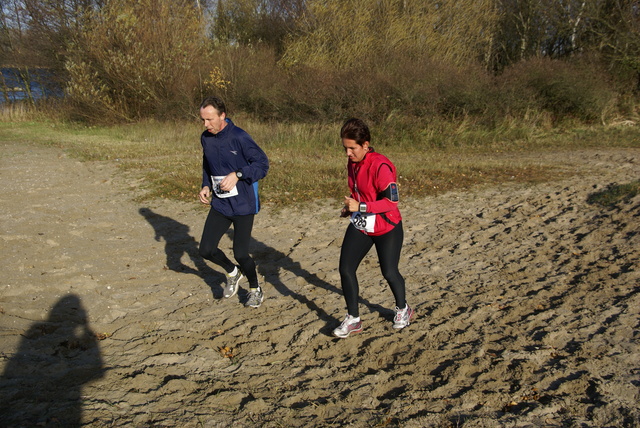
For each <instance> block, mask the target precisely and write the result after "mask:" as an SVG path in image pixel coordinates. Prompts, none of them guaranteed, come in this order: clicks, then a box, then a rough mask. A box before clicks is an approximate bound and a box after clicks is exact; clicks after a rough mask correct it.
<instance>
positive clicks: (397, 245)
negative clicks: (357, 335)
mask: <svg viewBox="0 0 640 428" xmlns="http://www.w3.org/2000/svg"><path fill="white" fill-rule="evenodd" d="M403 240H404V232H403V230H402V222H400V223H399V224H398V225H397V226H396V227H394V228H393V229H392V230H390V231H389V232H387V233H385V234H384V235H380V236H369V235H365V234H364V233H362V232H360V231H359V230H358V229H356V228H355V226H354V225H353V224H349V227H348V228H347V232H346V233H345V235H344V241H342V250H341V251H340V281H341V283H342V292H343V293H344V299H345V301H346V302H347V312H348V313H349V315H351V316H353V317H358V316H360V311H359V310H358V294H359V288H358V278H357V277H356V271H357V270H358V266H359V265H360V262H361V261H362V259H364V256H366V255H367V253H368V252H369V250H370V249H371V247H372V246H373V245H375V246H376V252H377V253H378V260H379V261H380V270H381V271H382V276H383V277H384V279H386V280H387V282H388V283H389V286H390V287H391V292H392V293H393V296H394V298H395V300H396V306H397V307H399V308H404V307H405V305H406V301H405V288H404V278H403V277H402V275H400V271H399V270H398V263H399V262H400V250H401V249H402V241H403Z"/></svg>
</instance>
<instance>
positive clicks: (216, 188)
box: [211, 175, 238, 198]
mask: <svg viewBox="0 0 640 428" xmlns="http://www.w3.org/2000/svg"><path fill="white" fill-rule="evenodd" d="M224 177H225V176H224V175H217V176H214V175H212V176H211V183H213V193H215V195H216V196H217V197H219V198H230V197H232V196H236V195H237V194H238V189H237V188H236V186H233V189H231V190H229V191H225V190H222V189H220V182H221V181H222V180H224Z"/></svg>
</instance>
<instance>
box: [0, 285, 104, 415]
mask: <svg viewBox="0 0 640 428" xmlns="http://www.w3.org/2000/svg"><path fill="white" fill-rule="evenodd" d="M97 340H98V337H97V336H96V334H95V333H94V332H93V331H91V328H90V327H89V323H88V320H87V314H86V312H85V310H84V308H83V307H82V303H81V301H80V298H79V297H78V296H76V295H74V294H69V295H67V296H64V297H63V298H61V299H60V300H59V301H58V302H57V303H56V304H55V305H54V306H53V308H52V309H51V312H50V313H49V317H48V318H47V320H46V321H44V322H38V323H35V324H33V325H32V326H31V327H30V328H29V330H27V331H26V332H25V333H24V334H23V335H22V341H21V342H20V345H19V347H18V350H17V352H16V353H15V354H14V355H13V356H11V359H10V360H9V362H8V363H7V365H6V366H5V370H4V372H3V374H2V377H0V397H1V398H0V426H15V427H18V426H46V427H49V426H63V427H71V428H73V427H79V426H81V425H82V423H83V421H82V404H83V401H82V400H83V395H82V386H83V385H84V384H86V383H87V382H90V381H92V380H95V379H98V378H101V377H102V376H103V375H104V369H103V364H102V357H101V356H100V349H99V347H98V344H97ZM85 422H86V421H85Z"/></svg>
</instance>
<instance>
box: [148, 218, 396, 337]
mask: <svg viewBox="0 0 640 428" xmlns="http://www.w3.org/2000/svg"><path fill="white" fill-rule="evenodd" d="M139 211H140V214H141V215H142V216H143V217H144V218H145V219H146V220H147V221H148V222H149V224H150V225H151V226H152V227H153V229H154V231H155V239H156V240H157V241H160V240H164V241H165V244H166V245H165V253H166V255H167V267H168V268H169V269H171V270H173V271H175V272H182V273H188V274H195V275H199V276H201V277H202V278H203V279H204V281H205V282H206V283H207V285H209V287H210V288H211V290H212V293H213V296H214V297H215V298H216V299H221V298H222V293H223V289H222V284H223V282H224V281H226V276H225V275H224V273H222V272H218V271H216V270H214V269H213V268H211V267H209V265H207V262H206V260H204V259H203V258H202V257H201V256H200V253H199V251H198V242H197V241H196V239H195V238H194V237H193V236H191V235H190V234H189V231H190V228H189V226H187V225H185V224H182V223H180V222H178V221H176V220H174V219H172V218H170V217H167V216H163V215H160V214H157V213H155V212H153V211H152V210H151V209H149V208H140V210H139ZM227 236H228V237H229V239H230V240H231V241H233V228H231V229H229V230H228V231H227ZM249 248H250V252H251V254H252V256H253V258H254V261H255V262H256V265H257V266H258V273H259V274H260V275H261V276H262V277H263V278H264V279H265V281H266V282H267V283H269V284H271V285H272V286H273V288H274V289H275V290H276V291H277V292H278V293H279V294H281V295H282V296H291V297H293V298H294V299H296V300H297V301H298V302H300V303H301V304H303V305H305V306H307V307H308V308H309V309H310V310H312V311H314V312H316V313H317V314H318V317H319V318H320V319H321V320H323V321H326V322H327V326H326V327H324V328H323V329H322V330H321V332H322V333H326V334H327V335H330V334H331V331H332V330H333V328H334V327H335V326H336V325H337V321H338V322H339V321H341V320H336V317H335V316H334V315H329V314H327V312H326V311H325V310H323V309H322V308H321V307H320V306H318V304H317V303H316V302H314V301H312V300H311V299H309V298H308V297H307V296H305V295H303V294H300V293H298V292H295V291H293V289H292V288H290V287H289V286H287V285H286V284H285V283H284V282H283V281H282V280H281V279H280V274H279V271H280V269H284V270H287V271H289V272H291V273H293V274H294V275H295V276H296V277H302V278H304V279H305V281H306V282H307V283H309V284H311V285H313V286H315V287H319V288H323V289H325V290H327V291H330V292H332V293H337V294H342V290H341V289H339V288H338V287H335V286H333V285H332V284H330V283H328V282H326V281H324V280H323V279H321V278H319V277H318V275H317V274H314V273H311V272H309V271H307V270H306V269H304V268H302V266H301V265H300V263H299V262H297V261H295V260H293V259H292V258H291V257H290V256H289V255H287V254H285V253H283V252H282V251H278V250H276V249H275V248H273V247H270V246H268V245H267V244H265V243H263V242H260V241H258V240H256V239H255V238H253V237H252V238H251V242H250V247H249ZM222 250H223V251H225V253H229V252H230V251H231V250H225V249H222ZM184 254H187V255H188V256H189V258H190V259H191V261H192V262H193V264H194V266H195V269H194V268H192V267H190V266H187V265H185V264H184V263H182V261H181V258H182V256H183V255H184ZM228 255H229V256H232V255H231V254H228ZM337 262H338V261H337V260H336V264H337ZM336 269H337V266H336ZM247 294H248V290H240V291H239V292H238V298H239V299H240V300H242V301H244V299H246V298H247ZM267 296H268V295H267ZM360 303H362V304H364V305H366V306H367V307H369V308H370V309H371V310H372V311H374V312H378V313H379V314H380V316H382V317H385V318H390V317H392V316H393V312H392V311H390V310H389V309H387V308H384V307H382V306H380V305H376V304H373V303H371V302H369V301H367V300H366V299H363V298H362V297H360Z"/></svg>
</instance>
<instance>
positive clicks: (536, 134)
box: [0, 116, 640, 205]
mask: <svg viewBox="0 0 640 428" xmlns="http://www.w3.org/2000/svg"><path fill="white" fill-rule="evenodd" d="M25 119H26V118H25ZM31 119H32V120H31V121H29V120H20V121H15V120H14V121H0V141H25V142H36V143H38V144H44V145H49V146H55V147H60V148H62V149H64V150H66V151H67V152H68V153H70V154H71V155H73V156H75V157H77V158H79V159H83V160H87V161H116V162H117V164H118V166H119V167H120V168H121V169H122V170H123V171H126V172H127V173H129V174H133V175H134V176H135V177H137V178H139V179H141V181H142V182H143V183H144V185H143V186H144V189H143V190H145V193H144V196H143V198H156V197H164V198H171V199H179V200H184V201H190V202H193V201H195V200H196V195H197V193H198V191H199V190H200V184H201V179H202V177H201V176H202V169H201V168H202V149H201V146H200V134H201V132H202V127H201V124H200V122H199V120H197V121H196V120H194V121H193V122H188V123H184V122H182V123H159V122H153V121H149V122H141V123H137V124H132V125H120V126H111V127H85V126H80V125H77V124H69V123H64V122H61V121H56V120H50V119H47V118H46V117H32V118H31ZM233 119H234V122H235V123H236V124H237V125H238V126H240V127H241V128H243V129H245V130H246V131H247V132H249V134H251V135H252V136H253V138H254V139H255V140H256V141H257V142H258V144H259V145H260V146H261V147H262V148H263V150H264V151H265V152H266V153H267V155H268V156H269V160H270V164H271V167H270V170H269V174H268V175H267V177H266V178H265V179H264V180H262V181H261V184H260V191H261V197H262V200H263V202H265V203H271V204H277V205H290V204H294V203H300V202H307V201H313V200H318V199H325V198H333V199H339V200H341V199H342V197H343V196H345V195H346V194H347V193H348V189H347V180H346V163H347V159H346V156H345V154H344V149H343V148H342V144H341V141H340V139H339V136H338V133H339V129H340V125H341V124H338V123H327V124H299V123H296V124H291V123H288V124H287V123H281V122H274V123H265V122H260V121H256V120H253V119H251V118H250V117H244V116H237V117H234V118H233ZM372 134H373V136H374V141H372V145H373V146H374V147H375V148H376V150H377V151H379V152H381V153H383V154H384V155H386V156H387V157H389V158H390V159H391V160H392V161H393V162H394V163H395V165H396V167H397V168H398V173H399V184H400V191H401V193H402V195H404V196H412V197H423V196H427V195H434V194H438V193H442V192H446V191H451V190H458V189H470V188H473V187H476V186H482V185H489V184H498V183H504V182H541V181H548V180H554V179H557V178H559V177H561V176H562V175H563V174H566V171H564V172H563V170H562V168H561V166H562V165H561V159H558V164H557V165H551V164H541V163H540V162H537V161H536V156H531V153H537V152H540V153H542V152H545V151H556V150H558V149H563V150H566V149H578V148H596V147H639V144H640V143H639V141H640V128H639V127H636V126H629V127H620V128H605V127H592V128H584V129H574V130H547V131H541V130H540V129H533V128H532V129H527V128H525V127H517V126H514V125H513V124H506V125H505V126H501V127H498V128H496V129H495V130H483V129H481V128H479V127H477V126H474V125H472V124H465V125H464V126H461V125H459V124H458V125H456V124H454V123H446V122H440V123H434V124H420V123H410V124H403V125H402V126H399V127H394V125H393V124H386V125H385V124H384V123H383V124H378V125H376V126H374V127H373V128H372Z"/></svg>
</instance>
